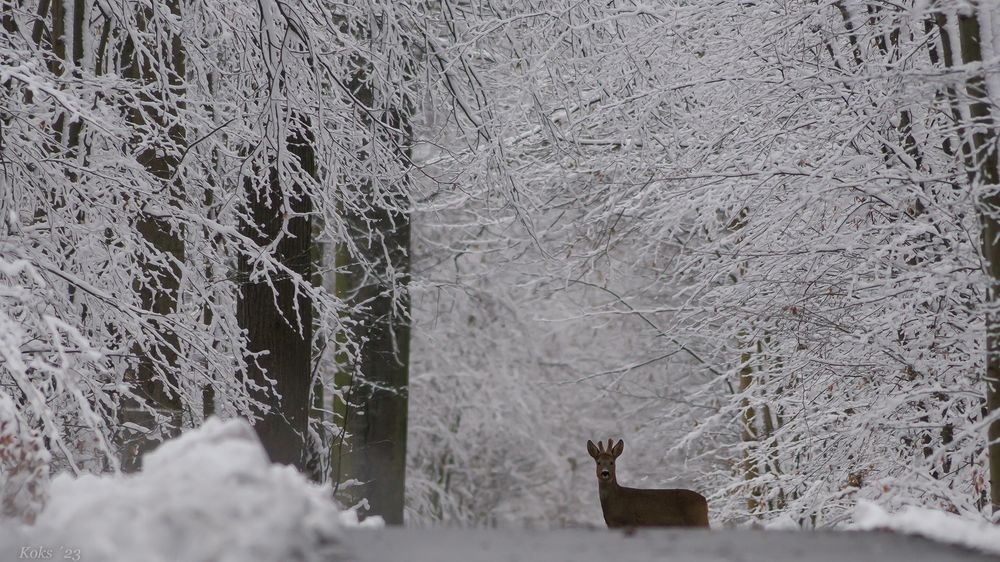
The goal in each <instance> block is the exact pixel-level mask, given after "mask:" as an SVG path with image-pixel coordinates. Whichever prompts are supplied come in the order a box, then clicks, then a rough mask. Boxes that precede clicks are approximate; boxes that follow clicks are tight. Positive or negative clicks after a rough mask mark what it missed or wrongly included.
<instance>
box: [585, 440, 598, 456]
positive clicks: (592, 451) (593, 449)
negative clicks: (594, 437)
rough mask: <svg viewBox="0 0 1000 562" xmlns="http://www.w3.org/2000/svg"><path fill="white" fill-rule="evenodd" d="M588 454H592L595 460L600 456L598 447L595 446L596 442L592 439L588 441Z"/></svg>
mask: <svg viewBox="0 0 1000 562" xmlns="http://www.w3.org/2000/svg"><path fill="white" fill-rule="evenodd" d="M587 452H588V453H590V456H592V457H594V458H595V459H596V458H597V455H598V451H597V445H594V442H593V441H591V440H590V439H587Z"/></svg>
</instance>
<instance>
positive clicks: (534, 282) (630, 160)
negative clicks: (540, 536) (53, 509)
mask: <svg viewBox="0 0 1000 562" xmlns="http://www.w3.org/2000/svg"><path fill="white" fill-rule="evenodd" d="M0 10H2V11H0V512H2V517H3V518H11V519H17V520H20V521H22V522H27V523H31V522H33V521H35V520H36V518H38V517H40V514H42V513H44V511H45V510H46V509H47V507H46V506H47V505H49V504H50V503H56V504H58V502H59V501H65V500H64V499H63V500H60V497H61V496H60V495H59V494H60V492H59V490H64V491H65V490H66V488H65V487H60V486H57V485H55V484H56V483H57V481H56V478H57V475H60V474H69V475H73V476H74V477H80V475H84V474H87V473H95V474H108V473H115V474H118V473H124V474H133V473H137V471H146V470H150V471H157V470H159V471H160V474H163V475H166V474H169V473H170V472H169V471H170V470H173V469H172V468H170V467H171V466H176V465H177V463H180V462H181V460H180V459H183V458H184V457H185V455H188V454H193V453H191V452H190V451H192V450H194V448H197V447H203V446H204V447H207V445H204V443H205V442H208V441H211V440H212V439H213V438H212V437H211V435H229V436H230V437H232V438H234V439H236V440H237V441H240V440H243V441H240V442H244V441H246V440H250V442H252V440H253V439H259V440H260V443H262V445H263V447H264V450H266V453H267V459H269V460H270V461H274V462H276V463H281V464H285V465H291V466H293V467H294V468H295V469H297V471H298V472H299V473H301V474H302V475H304V476H305V477H307V478H309V479H310V480H312V481H313V482H315V483H316V485H317V486H318V487H317V488H316V489H320V488H319V487H322V489H323V490H326V491H327V492H329V494H331V495H335V496H336V498H337V499H338V501H339V502H340V505H341V506H342V507H343V508H351V507H354V506H356V507H358V513H359V515H360V516H361V517H364V515H365V514H376V515H380V516H381V517H382V518H383V519H384V520H385V521H386V522H388V523H390V524H393V523H403V522H404V521H405V522H406V523H407V524H410V525H432V524H453V525H463V526H501V525H518V526H520V525H532V526H549V527H563V526H578V525H588V524H599V525H603V523H602V518H601V505H600V503H599V500H598V492H597V480H596V479H595V477H594V460H593V459H592V458H591V456H590V455H588V452H587V447H586V443H587V440H588V439H593V440H604V441H606V440H607V439H608V438H614V439H615V440H618V439H619V438H622V439H624V441H625V443H627V446H626V448H625V451H624V454H623V455H622V456H621V458H620V459H619V461H618V463H619V465H618V479H620V480H621V481H623V482H625V483H628V484H629V485H635V486H638V487H644V488H656V487H661V488H674V487H677V488H681V487H683V488H690V489H692V490H697V491H698V492H699V493H701V494H703V495H704V496H705V498H707V500H708V506H709V507H708V509H709V517H710V519H711V521H712V526H713V527H722V526H731V525H752V524H755V523H759V524H765V525H782V526H786V527H790V526H797V527H802V528H826V527H838V526H844V525H848V524H850V523H852V519H853V515H854V509H855V505H856V504H857V503H858V502H859V501H860V500H868V501H872V502H875V503H877V504H878V505H880V506H883V507H885V508H886V509H889V510H895V509H899V508H901V507H903V506H907V505H916V506H922V507H925V508H931V509H935V510H941V511H947V512H952V513H957V514H961V515H963V516H965V517H967V518H978V519H979V520H992V519H993V518H994V515H993V513H994V511H995V510H998V509H1000V384H998V380H1000V285H998V283H1000V173H998V154H997V150H998V142H1000V137H998V127H1000V6H998V5H997V4H995V3H994V2H987V1H985V0H982V1H980V2H975V1H972V0H967V1H958V0H923V1H920V0H899V1H881V0H879V1H875V0H872V1H862V0H819V1H817V0H754V1H749V0H646V1H639V0H584V1H578V0H285V1H281V0H256V1H247V0H139V1H134V0H129V1H125V0H0ZM212 417H218V418H223V419H229V420H233V419H246V420H250V421H251V423H252V424H253V427H254V430H255V431H254V432H249V431H247V432H242V430H241V429H239V426H236V425H225V424H224V423H223V422H221V421H218V420H212V419H210V418H212ZM206 422H208V423H207V424H206ZM226 423H229V422H226ZM205 425H207V429H206V431H207V430H211V431H214V432H215V433H211V432H209V437H207V438H206V437H202V438H201V439H202V440H201V441H198V440H197V439H195V438H189V439H188V435H183V434H186V433H192V432H194V431H195V430H196V429H197V428H201V427H202V426H205ZM213 428H214V429H213ZM185 439H188V441H183V440H185ZM184 443H187V444H188V445H187V447H188V448H187V449H185V446H184ZM206 450H208V449H206ZM233 450H237V449H233ZM238 451H244V452H246V450H245V449H238ZM238 451H237V452H238ZM168 453H169V454H168ZM233 454H237V453H233ZM238 454H243V453H238ZM246 454H247V455H248V456H247V457H246V458H247V459H250V460H246V462H245V463H244V465H245V466H253V467H257V468H254V470H258V471H259V473H260V474H270V473H269V472H267V471H269V470H271V467H270V465H268V463H267V462H264V461H261V462H259V463H258V459H257V458H256V457H254V456H253V453H249V452H248V453H246ZM240 458H243V457H240ZM265 460H266V459H265ZM202 462H204V461H203V460H198V461H192V463H194V464H198V463H202ZM220 462H222V461H221V460H220ZM241 462H243V461H241ZM171 463H173V464H171ZM255 463H256V464H255ZM275 470H276V469H275ZM281 474H284V473H283V472H282V473H281ZM118 478H124V477H122V476H118ZM164 478H165V480H164V482H167V483H168V484H167V486H169V483H170V482H175V481H177V478H174V477H170V478H166V476H164ZM262 478H263V477H262ZM276 478H277V477H276ZM280 478H284V476H280ZM280 478H279V479H280ZM130 482H132V481H130ZM50 483H51V484H52V485H51V486H50ZM296 490H298V488H296ZM310 490H312V488H310ZM233 493H234V494H235V493H237V492H233ZM240 493H242V492H240ZM311 493H312V492H301V493H300V492H298V491H297V492H295V493H292V492H288V493H287V494H285V495H284V496H281V497H284V498H288V497H299V496H296V495H295V494H300V495H301V498H304V499H301V501H302V502H304V503H303V504H302V505H307V504H308V505H313V504H310V503H309V502H313V501H314V498H313V497H312V496H311V495H310V494H311ZM121 497H126V496H121ZM128 497H132V496H128ZM134 497H135V498H136V499H135V501H137V502H141V501H144V500H142V499H141V498H142V497H143V496H142V495H141V494H139V493H138V492H136V495H135V496H134ZM254 497H257V496H254ZM269 497H270V496H259V497H258V499H259V502H260V505H261V506H263V508H266V507H267V506H270V505H273V503H274V502H273V501H272V500H271V499H267V498H269ZM276 497H278V496H276ZM121 501H123V502H124V501H126V500H124V499H122V500H121ZM129 501H131V500H129ZM255 501H256V500H255ZM288 501H291V500H288ZM296 501H299V500H296ZM699 501H700V500H699ZM699 505H700V504H699ZM95 509H96V508H95ZM102 509H103V508H102ZM233 509H236V508H233ZM289 509H291V508H289ZM263 510H266V509H263ZM699 513H700V512H699ZM699 517H701V515H699ZM699 521H700V519H699Z"/></svg>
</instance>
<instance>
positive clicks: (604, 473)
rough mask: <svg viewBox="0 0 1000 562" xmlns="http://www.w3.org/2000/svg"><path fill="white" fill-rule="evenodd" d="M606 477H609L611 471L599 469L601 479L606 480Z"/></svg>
mask: <svg viewBox="0 0 1000 562" xmlns="http://www.w3.org/2000/svg"><path fill="white" fill-rule="evenodd" d="M608 478H611V471H610V470H608V469H606V468H605V469H604V470H602V471H601V479H602V480H607V479H608Z"/></svg>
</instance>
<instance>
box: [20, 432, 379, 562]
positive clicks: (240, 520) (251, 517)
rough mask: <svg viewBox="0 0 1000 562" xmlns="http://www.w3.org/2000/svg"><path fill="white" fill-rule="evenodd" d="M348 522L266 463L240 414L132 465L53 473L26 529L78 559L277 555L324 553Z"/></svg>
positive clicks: (322, 492) (309, 488) (299, 481)
mask: <svg viewBox="0 0 1000 562" xmlns="http://www.w3.org/2000/svg"><path fill="white" fill-rule="evenodd" d="M352 523H353V524H355V525H356V524H357V516H356V515H355V514H354V513H353V512H350V511H345V512H341V511H340V510H339V509H338V507H337V505H336V503H335V502H334V501H333V499H332V497H331V495H330V493H329V491H328V490H327V489H324V488H321V487H320V486H317V485H315V484H313V483H311V482H309V481H308V480H307V479H306V478H305V477H304V476H302V475H301V474H299V473H298V472H297V471H296V470H295V469H294V468H292V467H289V466H283V465H276V464H271V462H270V461H269V459H268V458H267V454H266V453H265V452H264V449H263V447H262V446H261V445H260V442H259V441H258V440H257V436H256V435H255V433H254V431H253V429H252V428H251V427H250V426H249V425H248V424H247V423H246V422H245V421H243V420H235V419H234V420H225V421H223V420H219V419H210V420H208V421H207V422H206V423H205V424H204V426H202V427H201V428H199V429H197V430H192V431H190V432H188V433H185V434H183V435H181V436H180V437H178V438H176V439H173V440H171V441H168V442H166V443H164V444H163V445H161V446H160V447H159V448H158V449H157V450H155V451H154V452H152V453H150V454H148V455H147V456H146V457H145V460H144V462H143V468H142V470H141V471H140V472H138V473H136V474H133V475H117V476H115V475H103V476H97V475H83V476H79V477H74V476H72V475H69V474H61V475H59V476H57V477H56V478H54V479H53V481H52V486H51V489H50V499H49V503H48V505H46V507H45V508H44V510H43V511H42V512H41V514H40V515H39V517H38V520H37V523H36V525H35V527H34V529H32V530H31V532H32V533H33V534H35V535H38V536H44V537H46V538H47V540H57V541H58V542H59V543H60V544H66V545H73V547H74V548H77V549H79V550H80V552H82V553H86V555H87V560H104V561H107V562H117V561H121V562H126V561H128V562H132V561H135V560H144V561H149V562H158V561H164V562H168V561H170V562H172V561H176V560H190V561H200V560H213V561H219V562H226V561H232V562H237V561H239V562H244V561H247V560H254V561H258V562H265V561H274V562H286V561H293V560H321V559H328V558H327V556H328V554H329V552H330V549H331V548H332V547H334V546H335V545H336V543H337V542H338V539H339V536H340V533H339V531H340V528H341V527H342V526H344V525H345V524H346V525H351V524H352ZM366 523H367V521H366ZM373 524H377V523H368V525H373Z"/></svg>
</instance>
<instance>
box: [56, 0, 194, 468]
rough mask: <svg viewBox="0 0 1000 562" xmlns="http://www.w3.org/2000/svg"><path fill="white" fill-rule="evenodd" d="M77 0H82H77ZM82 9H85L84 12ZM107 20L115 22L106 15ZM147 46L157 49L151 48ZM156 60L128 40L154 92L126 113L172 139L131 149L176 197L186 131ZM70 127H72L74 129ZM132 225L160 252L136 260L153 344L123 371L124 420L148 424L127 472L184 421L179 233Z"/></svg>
mask: <svg viewBox="0 0 1000 562" xmlns="http://www.w3.org/2000/svg"><path fill="white" fill-rule="evenodd" d="M79 4H80V5H81V6H82V2H79ZM166 7H167V9H168V10H170V12H171V13H172V14H173V15H175V16H179V15H180V3H179V2H178V1H176V0H174V1H170V2H167V4H166ZM79 13H80V15H81V16H82V11H80V12H79ZM152 16H153V13H152V12H151V11H150V10H149V9H143V13H141V14H139V15H138V17H137V18H136V19H137V22H138V24H139V28H140V31H144V30H145V28H146V25H147V22H148V21H149V20H150V19H151V18H152ZM106 25H112V23H111V22H107V23H106ZM168 41H169V45H170V50H169V53H170V60H168V61H160V62H161V64H160V67H161V68H165V69H168V72H169V76H168V79H167V87H168V88H170V89H171V90H174V91H173V92H172V94H173V95H177V94H179V93H180V90H181V89H182V88H183V87H184V85H183V76H184V72H185V70H184V67H185V59H184V50H183V48H182V45H181V41H180V37H177V36H176V35H174V36H171V37H169V39H168ZM150 50H151V51H152V52H162V51H161V50H160V49H156V48H153V49H150ZM153 63H154V61H150V60H142V59H140V57H139V55H138V49H137V48H136V45H134V44H133V43H132V41H131V39H130V40H128V41H126V44H125V47H124V49H123V52H122V65H123V70H124V75H125V76H126V77H127V78H130V79H132V80H136V81H139V82H141V83H143V84H144V85H146V86H147V90H149V91H150V92H151V93H150V94H144V95H143V96H142V101H143V102H144V103H143V104H142V105H141V106H136V107H131V108H129V112H128V113H129V120H130V121H131V122H132V123H134V124H136V125H137V126H152V127H156V128H158V129H161V130H165V131H166V133H167V137H168V138H169V140H170V144H171V145H172V146H147V147H145V148H143V149H142V150H141V151H140V152H139V153H138V154H137V155H136V159H137V160H138V161H139V163H140V164H142V165H143V166H144V167H145V168H146V170H148V171H149V172H150V173H151V174H152V175H153V176H155V177H156V178H159V179H160V180H161V181H163V183H164V184H165V188H166V189H167V190H168V193H170V195H171V200H172V201H173V202H174V204H177V202H178V201H180V200H181V199H182V198H183V196H182V188H181V185H180V183H179V182H178V181H176V180H175V179H174V176H175V175H176V171H177V166H178V164H179V163H180V152H181V150H182V147H183V145H184V143H185V131H184V129H183V127H181V126H180V125H179V124H177V120H176V119H174V118H173V117H174V115H172V114H171V113H170V110H169V109H164V110H161V108H160V104H158V103H157V100H156V99H155V97H154V96H155V95H156V92H157V87H156V85H157V84H159V83H161V82H160V80H161V77H160V75H159V72H160V69H157V68H154V67H153ZM70 134H71V136H72V135H73V134H74V132H73V130H72V129H71V131H70ZM136 230H137V231H138V232H139V234H140V235H141V237H142V239H143V240H145V242H146V243H147V244H148V245H149V246H150V247H151V248H152V250H153V251H154V252H155V253H156V254H158V256H157V257H154V258H153V259H146V258H145V256H146V255H147V254H146V253H145V252H142V253H140V256H139V260H138V261H139V264H138V265H139V268H140V273H139V275H140V276H141V278H142V279H141V282H139V283H137V284H136V291H137V292H138V293H139V298H140V302H141V305H142V308H143V310H146V311H149V312H152V313H154V316H152V317H151V319H150V320H149V322H150V325H149V327H148V330H149V331H150V332H151V333H153V334H154V338H152V339H153V343H150V344H148V345H146V346H139V345H136V346H135V347H134V349H133V353H134V354H135V356H136V357H137V359H136V365H135V366H134V367H133V368H131V369H129V370H128V371H127V372H126V374H125V380H126V382H127V383H128V384H129V386H130V388H131V390H132V392H133V394H134V395H135V399H134V400H133V399H129V400H126V401H125V403H124V404H123V405H122V407H123V412H122V414H121V419H122V421H123V422H128V423H131V424H135V426H138V427H142V428H145V429H146V430H148V431H147V432H146V433H139V434H137V435H125V436H123V437H122V443H121V445H122V446H123V447H122V448H123V455H122V469H123V470H126V471H134V470H138V469H139V466H140V464H141V459H142V456H143V455H144V454H145V453H147V452H149V451H151V450H153V449H154V448H156V447H157V446H158V445H159V443H160V442H161V441H162V440H163V439H165V438H169V437H172V436H174V435H176V434H178V433H179V432H180V426H181V398H180V395H179V394H178V389H177V374H176V373H175V372H174V369H175V367H176V365H177V352H178V349H179V339H178V337H177V334H176V332H175V331H174V330H173V328H172V325H171V321H170V320H169V317H170V316H171V315H173V314H174V313H175V312H176V310H177V297H178V294H177V293H178V291H179V289H180V264H181V263H182V262H183V260H184V241H183V236H182V234H183V233H182V232H181V231H180V230H179V229H177V228H175V227H173V226H172V225H171V224H170V222H169V221H167V220H166V219H164V218H162V217H158V216H154V215H150V214H145V213H143V214H142V215H140V216H139V217H137V218H136ZM126 431H128V430H127V429H126Z"/></svg>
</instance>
